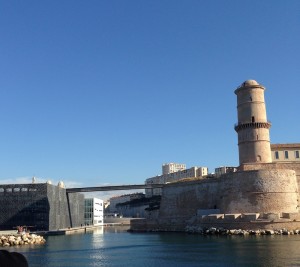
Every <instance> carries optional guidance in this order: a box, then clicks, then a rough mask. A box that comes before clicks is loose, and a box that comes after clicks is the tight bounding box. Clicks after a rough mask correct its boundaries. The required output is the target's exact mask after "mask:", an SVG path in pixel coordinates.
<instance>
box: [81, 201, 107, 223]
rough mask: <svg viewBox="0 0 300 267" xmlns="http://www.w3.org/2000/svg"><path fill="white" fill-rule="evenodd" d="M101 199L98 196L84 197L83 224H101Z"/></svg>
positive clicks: (102, 208)
mask: <svg viewBox="0 0 300 267" xmlns="http://www.w3.org/2000/svg"><path fill="white" fill-rule="evenodd" d="M103 210H104V207H103V200H101V199H98V198H86V199H84V223H85V225H102V224H103Z"/></svg>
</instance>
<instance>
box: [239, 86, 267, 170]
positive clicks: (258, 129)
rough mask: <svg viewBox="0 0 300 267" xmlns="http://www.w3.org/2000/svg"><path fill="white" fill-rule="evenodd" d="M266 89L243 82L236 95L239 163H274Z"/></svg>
mask: <svg viewBox="0 0 300 267" xmlns="http://www.w3.org/2000/svg"><path fill="white" fill-rule="evenodd" d="M264 91H265V87H264V86H262V85H260V84H258V83H257V82H256V81H255V80H247V81H245V82H243V83H242V84H241V85H240V86H239V87H238V88H237V89H236V90H235V91H234V93H235V94H236V95H237V114H238V123H236V124H235V127H234V129H235V131H236V132H237V133H238V146H239V161H240V165H242V164H244V163H255V162H259V163H269V162H272V156H271V147H270V133H269V129H270V128H271V123H270V122H269V121H268V120H267V112H266V105H265V98H264Z"/></svg>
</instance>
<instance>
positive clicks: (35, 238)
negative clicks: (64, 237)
mask: <svg viewBox="0 0 300 267" xmlns="http://www.w3.org/2000/svg"><path fill="white" fill-rule="evenodd" d="M0 240H1V242H0V246H3V247H9V246H18V245H28V244H37V245H38V244H44V243H45V242H46V240H45V239H44V237H42V236H39V235H35V234H29V233H26V234H22V235H19V234H16V235H9V236H5V235H2V236H1V237H0Z"/></svg>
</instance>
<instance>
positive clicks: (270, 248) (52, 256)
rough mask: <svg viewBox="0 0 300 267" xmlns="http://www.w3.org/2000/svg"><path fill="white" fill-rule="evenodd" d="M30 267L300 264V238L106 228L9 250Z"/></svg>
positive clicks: (48, 239)
mask: <svg viewBox="0 0 300 267" xmlns="http://www.w3.org/2000/svg"><path fill="white" fill-rule="evenodd" d="M10 250H11V251H18V252H21V253H23V254H24V255H25V256H26V257H27V259H28V262H29V266H43V267H48V266H49V267H54V266H127V267H131V266H142V267H147V266H156V267H157V266H300V236H298V235H295V236H262V237H252V236H249V237H242V236H227V237H225V236H221V237H217V236H200V235H189V234H183V233H182V234H181V233H128V232H127V231H126V229H125V228H122V227H105V228H100V229H97V230H95V231H93V232H88V233H86V234H73V235H67V236H50V237H47V243H46V244H45V245H43V246H23V247H16V248H10Z"/></svg>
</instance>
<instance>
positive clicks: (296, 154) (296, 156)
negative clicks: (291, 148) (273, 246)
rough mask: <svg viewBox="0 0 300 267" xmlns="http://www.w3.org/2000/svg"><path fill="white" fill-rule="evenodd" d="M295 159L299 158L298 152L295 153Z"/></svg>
mask: <svg viewBox="0 0 300 267" xmlns="http://www.w3.org/2000/svg"><path fill="white" fill-rule="evenodd" d="M295 158H296V159H299V158H300V156H299V150H297V151H295Z"/></svg>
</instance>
